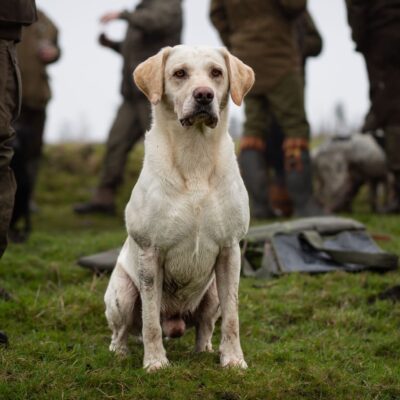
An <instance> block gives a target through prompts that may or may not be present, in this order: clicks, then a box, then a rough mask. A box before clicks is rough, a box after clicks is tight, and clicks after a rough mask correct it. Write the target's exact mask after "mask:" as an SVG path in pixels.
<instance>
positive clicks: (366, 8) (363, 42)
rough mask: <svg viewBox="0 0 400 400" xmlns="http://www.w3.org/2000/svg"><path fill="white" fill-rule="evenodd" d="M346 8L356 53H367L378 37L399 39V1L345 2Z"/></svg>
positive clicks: (364, 0)
mask: <svg viewBox="0 0 400 400" xmlns="http://www.w3.org/2000/svg"><path fill="white" fill-rule="evenodd" d="M346 6H347V17H348V21H349V25H350V27H351V30H352V37H353V40H354V42H355V43H356V45H357V50H358V51H361V52H365V51H368V47H369V46H374V43H375V39H376V38H377V36H380V35H384V37H386V38H390V37H396V38H397V39H399V38H400V0H346ZM389 40H390V39H389ZM388 46H390V43H388Z"/></svg>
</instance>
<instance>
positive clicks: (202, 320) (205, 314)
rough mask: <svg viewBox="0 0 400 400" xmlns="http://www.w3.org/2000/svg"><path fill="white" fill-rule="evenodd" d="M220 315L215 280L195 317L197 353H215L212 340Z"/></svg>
mask: <svg viewBox="0 0 400 400" xmlns="http://www.w3.org/2000/svg"><path fill="white" fill-rule="evenodd" d="M220 314H221V313H220V308H219V299H218V292H217V285H216V282H215V279H214V280H213V282H212V283H211V285H210V287H209V288H208V290H207V292H206V294H205V295H204V297H203V299H202V300H201V302H200V305H199V307H198V308H197V310H196V312H195V314H194V316H193V317H194V323H195V326H196V346H195V350H196V351H198V352H202V351H208V352H211V351H213V348H212V343H211V339H212V335H213V332H214V326H215V322H216V321H217V319H218V318H219V316H220Z"/></svg>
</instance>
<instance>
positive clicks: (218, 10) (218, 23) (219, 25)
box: [210, 0, 231, 49]
mask: <svg viewBox="0 0 400 400" xmlns="http://www.w3.org/2000/svg"><path fill="white" fill-rule="evenodd" d="M210 20H211V23H212V24H213V25H214V27H215V29H216V30H217V31H218V33H219V36H220V38H221V40H222V43H223V44H224V45H225V46H226V47H227V48H228V49H229V48H230V33H231V32H230V28H229V21H228V17H227V14H226V9H225V5H224V1H223V0H212V1H211V6H210Z"/></svg>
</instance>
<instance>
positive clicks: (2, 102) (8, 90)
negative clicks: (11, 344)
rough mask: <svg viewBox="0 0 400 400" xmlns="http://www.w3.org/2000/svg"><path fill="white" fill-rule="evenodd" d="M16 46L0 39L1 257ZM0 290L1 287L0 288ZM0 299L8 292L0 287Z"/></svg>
mask: <svg viewBox="0 0 400 400" xmlns="http://www.w3.org/2000/svg"><path fill="white" fill-rule="evenodd" d="M20 82H21V80H20V75H19V70H18V65H17V61H16V51H15V45H14V43H13V42H11V41H6V40H1V39H0V258H1V257H2V255H3V253H4V251H5V249H6V247H7V233H8V227H9V224H10V219H11V215H12V211H13V205H14V196H15V189H16V185H15V179H14V175H13V173H12V171H11V169H10V162H11V159H12V156H13V150H12V145H11V141H12V139H13V135H14V131H13V129H12V127H11V123H12V121H13V120H14V119H15V118H16V117H17V116H18V113H19V108H20V99H21V86H20ZM0 289H1V288H0ZM1 292H2V298H4V299H7V298H8V297H9V295H8V293H7V292H6V291H5V290H4V289H2V290H1ZM0 344H2V345H7V344H8V337H7V335H6V334H5V333H3V332H0Z"/></svg>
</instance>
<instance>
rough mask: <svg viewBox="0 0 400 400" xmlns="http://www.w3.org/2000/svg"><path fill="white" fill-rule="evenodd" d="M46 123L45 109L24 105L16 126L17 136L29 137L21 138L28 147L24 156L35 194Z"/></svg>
mask: <svg viewBox="0 0 400 400" xmlns="http://www.w3.org/2000/svg"><path fill="white" fill-rule="evenodd" d="M45 122H46V109H45V108H31V107H28V106H26V105H24V104H22V108H21V115H20V116H19V118H18V121H17V122H16V123H15V126H14V127H15V130H16V132H17V136H18V135H19V134H20V132H21V134H22V135H25V136H28V137H23V138H21V139H22V140H21V142H22V144H23V145H24V146H26V147H27V148H26V149H24V154H26V157H27V160H26V162H27V170H28V174H29V181H30V186H31V193H33V191H34V189H35V186H36V181H37V175H38V170H39V164H40V159H41V157H42V149H43V134H44V126H45Z"/></svg>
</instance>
